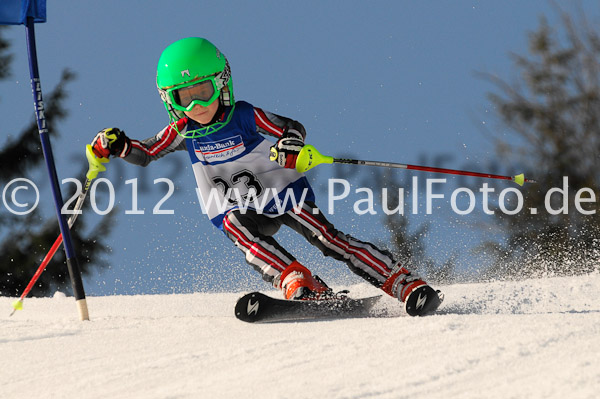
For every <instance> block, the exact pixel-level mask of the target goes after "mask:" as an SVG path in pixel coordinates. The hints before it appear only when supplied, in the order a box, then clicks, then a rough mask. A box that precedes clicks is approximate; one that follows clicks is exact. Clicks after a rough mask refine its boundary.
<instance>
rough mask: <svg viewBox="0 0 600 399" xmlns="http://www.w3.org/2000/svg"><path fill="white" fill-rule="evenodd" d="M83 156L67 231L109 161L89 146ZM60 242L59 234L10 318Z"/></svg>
mask: <svg viewBox="0 0 600 399" xmlns="http://www.w3.org/2000/svg"><path fill="white" fill-rule="evenodd" d="M85 155H86V157H87V159H88V163H89V169H88V172H87V174H86V180H85V184H84V185H83V190H82V191H81V194H79V197H77V202H76V203H75V206H74V207H73V214H72V215H71V217H70V218H69V220H68V222H67V223H68V225H69V229H70V228H71V227H73V224H75V220H77V216H78V215H79V212H80V211H81V208H82V207H83V203H84V201H85V197H86V196H87V193H88V191H89V189H90V186H91V185H92V180H94V179H95V178H96V177H97V176H98V173H99V172H104V171H105V170H106V167H105V166H104V165H103V164H104V163H107V162H108V161H109V159H108V158H97V157H96V156H95V155H94V152H93V151H92V146H91V145H89V144H88V145H87V146H86V152H85ZM62 242H63V237H62V234H59V235H58V237H57V238H56V241H54V244H53V245H52V247H51V248H50V251H48V253H47V254H46V256H45V257H44V259H43V260H42V263H41V264H40V266H39V267H38V269H37V271H36V272H35V274H34V275H33V277H32V278H31V281H30V282H29V284H27V287H26V288H25V291H23V293H22V294H21V297H20V298H19V299H18V300H17V301H15V302H13V304H12V305H13V311H12V312H11V314H10V316H12V315H13V314H15V312H16V311H17V310H22V309H23V300H24V299H25V297H26V296H27V295H28V294H29V292H30V291H31V289H32V288H33V286H34V285H35V283H36V281H37V280H38V278H39V277H40V276H41V275H42V272H43V271H44V270H45V269H46V266H47V265H48V263H50V260H52V258H53V257H54V254H55V253H56V251H57V250H58V248H59V247H60V245H61V244H62Z"/></svg>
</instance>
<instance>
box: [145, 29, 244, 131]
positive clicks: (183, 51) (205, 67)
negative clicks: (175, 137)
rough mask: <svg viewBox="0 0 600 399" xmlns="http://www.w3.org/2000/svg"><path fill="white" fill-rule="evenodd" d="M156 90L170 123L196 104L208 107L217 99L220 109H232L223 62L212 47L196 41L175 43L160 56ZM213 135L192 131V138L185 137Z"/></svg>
mask: <svg viewBox="0 0 600 399" xmlns="http://www.w3.org/2000/svg"><path fill="white" fill-rule="evenodd" d="M156 86H157V88H158V92H159V93H160V97H161V99H162V101H163V103H164V104H165V108H166V109H167V111H168V112H169V117H170V119H171V121H172V122H173V121H177V120H179V119H181V118H184V117H185V114H184V111H191V110H192V108H193V107H194V106H195V105H196V104H200V105H202V106H208V105H210V104H211V103H212V102H213V101H215V100H217V98H218V99H220V101H221V104H223V105H224V106H233V105H234V98H233V81H232V79H231V69H230V68H229V62H228V61H227V58H226V57H225V55H224V54H223V53H221V52H220V51H219V49H218V48H217V47H215V45H214V44H212V43H211V42H209V41H208V40H206V39H202V38H199V37H188V38H185V39H181V40H178V41H176V42H175V43H173V44H171V45H169V46H168V47H167V48H166V49H165V50H164V51H163V52H162V54H161V56H160V58H159V60H158V67H157V69H156ZM192 86H193V87H192ZM181 89H184V90H181ZM186 89H187V90H186ZM186 93H188V94H186ZM189 93H195V94H191V95H190V94H189ZM231 114H232V113H231V112H230V115H231ZM213 131H216V130H214V128H213V129H209V130H207V131H204V132H198V131H195V133H193V135H192V136H190V135H188V134H186V135H185V136H186V137H198V136H204V135H206V134H210V133H212V132H213ZM190 133H192V132H190Z"/></svg>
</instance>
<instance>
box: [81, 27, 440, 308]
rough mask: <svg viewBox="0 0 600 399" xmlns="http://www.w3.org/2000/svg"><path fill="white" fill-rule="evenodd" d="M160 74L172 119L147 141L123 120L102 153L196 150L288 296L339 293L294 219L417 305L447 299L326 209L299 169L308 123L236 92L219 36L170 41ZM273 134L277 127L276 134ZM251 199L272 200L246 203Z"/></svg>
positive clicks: (248, 249) (209, 202)
mask: <svg viewBox="0 0 600 399" xmlns="http://www.w3.org/2000/svg"><path fill="white" fill-rule="evenodd" d="M156 84H157V87H158V91H159V93H160V96H161V99H162V101H163V103H164V105H165V107H166V109H167V111H168V113H169V118H170V123H169V125H168V126H166V127H165V128H164V129H162V130H161V131H160V132H159V133H158V134H156V135H155V136H153V137H150V138H148V139H146V140H142V141H137V140H132V139H130V138H128V137H127V136H126V135H125V133H124V132H123V131H121V130H119V129H118V128H107V129H104V130H102V131H100V132H99V133H98V134H97V135H96V137H95V138H94V140H93V141H92V146H93V149H94V153H95V154H96V156H98V157H104V158H108V157H109V156H110V155H112V156H118V157H120V158H123V159H124V160H125V161H127V162H130V163H133V164H136V165H141V166H146V165H148V163H150V162H152V161H155V160H157V159H159V158H161V157H163V156H165V155H166V154H168V153H170V152H174V151H187V152H188V154H189V156H190V159H191V162H192V168H193V171H194V175H195V178H196V183H197V185H198V188H199V192H200V195H201V199H202V202H203V205H204V209H205V211H206V212H207V214H208V217H209V218H210V220H211V222H212V223H213V224H214V225H215V226H216V227H218V228H219V229H221V230H222V231H223V232H224V233H225V234H226V236H227V237H229V238H230V239H231V240H232V241H233V242H234V244H235V245H236V246H237V247H238V248H239V249H240V250H242V252H243V253H244V255H245V257H246V261H247V262H248V263H249V264H250V265H252V267H254V269H256V271H258V272H259V273H260V274H261V275H262V277H263V279H264V280H266V281H268V282H270V283H272V284H273V286H274V287H275V288H277V289H280V290H282V292H283V295H284V297H285V298H286V299H301V300H309V299H327V298H331V297H335V294H334V293H333V292H332V290H331V289H330V288H329V287H328V286H327V285H326V284H325V283H324V282H323V281H322V280H321V279H319V278H318V277H317V276H313V275H312V274H311V272H310V271H309V270H308V269H307V268H306V267H305V266H304V265H302V264H300V262H298V261H297V260H296V258H294V256H293V255H292V254H290V253H289V252H288V251H287V250H285V249H284V248H283V247H282V246H281V245H280V244H279V243H278V242H277V241H275V239H274V238H273V235H274V234H275V233H276V232H277V230H278V229H279V228H280V227H281V225H284V224H285V225H286V226H289V227H291V228H292V229H294V230H295V231H296V232H298V233H300V234H301V235H303V236H304V237H305V238H306V239H307V240H308V241H309V242H310V243H311V244H312V245H314V246H316V247H317V248H319V249H320V250H321V251H322V252H323V254H324V255H325V256H331V257H333V258H335V259H337V260H340V261H343V262H345V263H346V264H347V265H348V267H349V268H350V270H352V271H353V272H354V273H356V274H358V275H359V276H361V277H363V278H364V279H365V280H367V281H368V282H370V283H371V284H373V285H375V286H377V287H379V288H381V289H382V290H383V291H385V292H386V293H387V294H389V295H391V296H393V297H395V298H398V300H399V301H400V302H403V303H404V304H405V309H406V311H407V313H408V314H410V315H413V316H416V315H424V314H428V313H431V312H433V311H435V309H436V308H437V307H438V306H439V304H440V299H439V297H438V294H437V292H436V291H435V290H433V289H432V288H431V287H430V286H429V285H427V284H426V283H425V282H424V281H423V280H422V279H421V278H420V277H419V276H417V275H416V274H414V273H411V272H410V271H409V270H407V269H406V268H404V267H402V266H401V265H400V264H398V262H396V261H395V260H394V259H393V257H392V255H391V254H390V253H389V252H388V251H385V250H382V249H379V248H377V247H376V246H375V245H373V244H370V243H368V242H362V241H359V240H357V239H355V238H353V237H351V236H349V235H347V234H344V233H342V232H341V231H338V230H336V229H335V228H334V226H333V225H332V224H331V223H330V222H329V221H328V220H327V219H326V218H325V216H324V215H323V213H322V212H321V211H320V210H319V208H318V207H317V206H316V205H315V196H314V193H313V191H312V189H311V187H310V185H309V183H308V180H307V178H306V177H305V176H304V175H303V174H301V173H298V172H297V171H296V170H295V169H294V168H295V164H296V159H297V157H298V154H299V153H300V150H301V149H302V147H303V146H304V139H305V137H306V131H305V129H304V127H303V126H302V125H301V124H300V123H299V122H297V121H295V120H292V119H289V118H286V117H283V116H279V115H275V114H273V113H270V112H267V111H265V110H262V109H260V108H257V107H254V106H252V105H251V104H249V103H247V102H243V101H234V96H233V82H232V78H231V70H230V67H229V63H228V61H227V59H226V58H225V55H224V54H223V53H221V52H220V51H219V50H218V49H217V48H216V47H215V46H214V45H213V44H212V43H211V42H209V41H208V40H206V39H202V38H197V37H191V38H186V39H182V40H179V41H177V42H175V43H173V44H171V45H170V46H168V47H167V48H166V49H165V50H164V51H163V53H162V54H161V56H160V59H159V62H158V68H157V76H156ZM263 135H267V136H273V137H275V139H276V140H277V141H276V144H274V145H273V143H272V142H270V141H268V140H266V139H265V138H264V137H263ZM271 155H273V158H275V157H276V162H273V161H271V160H270V156H271ZM236 193H237V195H234V194H236ZM290 194H292V195H293V196H294V198H295V199H296V204H298V205H297V206H296V205H295V204H294V202H293V201H291V200H290V197H289V195H290ZM286 195H288V198H287V200H286ZM244 200H246V202H245V203H246V204H248V203H250V204H253V205H256V204H265V205H264V206H263V207H260V208H257V207H249V208H248V207H243V206H242V205H243V204H241V203H240V202H244ZM248 200H254V202H248ZM302 200H303V201H302ZM283 205H285V207H283ZM244 208H246V209H244Z"/></svg>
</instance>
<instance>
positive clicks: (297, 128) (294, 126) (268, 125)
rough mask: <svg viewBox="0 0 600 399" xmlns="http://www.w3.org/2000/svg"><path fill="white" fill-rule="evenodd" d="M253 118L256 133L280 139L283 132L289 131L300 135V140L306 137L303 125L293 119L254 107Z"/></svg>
mask: <svg viewBox="0 0 600 399" xmlns="http://www.w3.org/2000/svg"><path fill="white" fill-rule="evenodd" d="M254 120H255V121H256V131H257V132H258V133H262V134H266V135H268V136H273V137H276V138H277V139H280V138H281V137H282V136H283V133H285V132H289V133H292V134H294V135H295V136H299V137H300V136H301V137H302V140H304V139H305V138H306V130H305V129H304V126H302V124H301V123H300V122H298V121H295V120H293V119H290V118H286V117H284V116H280V115H276V114H274V113H272V112H268V111H264V110H262V109H260V108H257V107H254Z"/></svg>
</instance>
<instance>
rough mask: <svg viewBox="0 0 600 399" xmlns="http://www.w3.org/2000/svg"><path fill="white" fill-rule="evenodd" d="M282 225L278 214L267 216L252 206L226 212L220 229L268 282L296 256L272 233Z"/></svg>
mask: <svg viewBox="0 0 600 399" xmlns="http://www.w3.org/2000/svg"><path fill="white" fill-rule="evenodd" d="M279 227H281V221H280V220H279V218H270V217H267V216H265V215H262V214H258V213H256V212H254V211H251V210H246V212H245V213H242V212H241V211H239V210H233V211H231V212H229V213H228V214H227V215H226V216H225V218H224V219H223V231H224V232H225V234H226V235H227V237H229V239H230V240H231V241H233V242H234V244H235V246H236V247H238V248H239V249H240V250H241V251H242V252H243V253H244V255H245V257H246V262H248V263H249V264H250V265H251V266H252V267H253V268H254V269H255V270H256V271H258V272H259V273H260V274H261V275H262V277H263V279H264V280H265V281H268V282H270V283H272V282H273V279H274V278H275V277H277V276H279V275H280V274H281V272H282V271H284V270H285V269H286V268H287V267H288V266H289V265H290V264H292V263H293V262H294V261H295V260H296V259H295V258H294V257H293V256H292V255H291V254H290V253H289V252H287V251H286V250H285V249H284V248H283V247H282V246H281V245H279V243H277V241H275V239H273V237H272V235H273V234H275V233H276V232H277V230H279Z"/></svg>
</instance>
